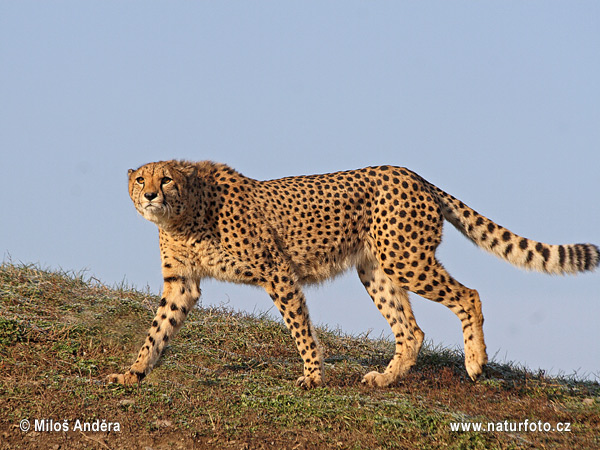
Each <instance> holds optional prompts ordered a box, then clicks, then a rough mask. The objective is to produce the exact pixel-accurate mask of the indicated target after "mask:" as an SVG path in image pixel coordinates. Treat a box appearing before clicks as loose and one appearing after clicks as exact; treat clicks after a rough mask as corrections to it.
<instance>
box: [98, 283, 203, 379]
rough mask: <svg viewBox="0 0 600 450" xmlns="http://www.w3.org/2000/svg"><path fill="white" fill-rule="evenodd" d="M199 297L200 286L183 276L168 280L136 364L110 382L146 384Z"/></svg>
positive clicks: (112, 377) (116, 375)
mask: <svg viewBox="0 0 600 450" xmlns="http://www.w3.org/2000/svg"><path fill="white" fill-rule="evenodd" d="M199 297H200V290H199V288H198V283H197V282H195V281H192V280H190V279H187V278H185V277H182V276H168V277H165V279H164V287H163V297H162V299H161V300H160V303H159V305H158V310H157V311H156V317H154V320H153V321H152V325H151V327H150V329H149V330H148V334H147V336H146V341H145V342H144V345H143V346H142V348H141V349H140V351H139V353H138V357H137V359H136V361H135V363H134V364H133V365H132V366H131V367H130V368H129V370H128V371H127V372H125V373H124V374H120V373H119V374H117V373H115V374H112V375H109V376H108V382H109V383H120V384H125V385H130V384H135V383H138V382H140V381H142V379H143V378H144V377H145V376H146V375H148V374H149V373H150V372H151V371H152V368H153V367H154V365H155V364H156V362H157V361H158V358H159V357H160V355H161V353H162V351H163V350H164V348H165V347H166V345H167V343H168V342H169V340H170V339H172V337H173V336H174V335H175V333H176V332H177V331H178V330H179V328H181V325H183V321H184V320H185V318H186V316H187V314H188V312H189V311H190V309H192V308H193V307H194V305H195V304H196V302H197V301H198V298H199Z"/></svg>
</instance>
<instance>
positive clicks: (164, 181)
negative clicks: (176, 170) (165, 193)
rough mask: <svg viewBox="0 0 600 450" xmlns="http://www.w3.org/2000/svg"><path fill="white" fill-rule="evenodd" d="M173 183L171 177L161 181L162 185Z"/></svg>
mask: <svg viewBox="0 0 600 450" xmlns="http://www.w3.org/2000/svg"><path fill="white" fill-rule="evenodd" d="M171 181H173V180H172V179H171V178H169V177H163V179H162V180H160V184H163V185H164V184H169V183H170V182H171Z"/></svg>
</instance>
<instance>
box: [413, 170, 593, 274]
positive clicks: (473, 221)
mask: <svg viewBox="0 0 600 450" xmlns="http://www.w3.org/2000/svg"><path fill="white" fill-rule="evenodd" d="M425 184H426V185H427V186H428V187H429V191H430V192H431V194H432V195H433V196H434V198H435V199H436V201H437V203H438V205H439V206H440V208H441V210H442V214H443V215H444V218H445V219H446V220H447V221H449V222H450V223H451V224H452V225H454V226H455V227H456V228H457V229H458V230H459V231H460V232H461V233H462V234H464V235H465V236H466V237H468V238H469V239H470V240H471V241H473V242H474V243H475V244H476V245H477V246H479V247H481V248H482V249H484V250H486V251H488V252H490V253H492V254H494V255H496V256H498V257H500V258H502V259H504V260H506V261H508V262H509V263H511V264H513V265H515V266H517V267H520V268H523V269H528V270H535V271H538V272H543V273H549V274H572V273H578V272H586V271H593V270H595V269H596V268H597V267H598V265H599V264H600V249H599V248H598V247H597V246H596V245H593V244H567V245H550V244H544V243H542V242H536V241H532V240H529V239H527V238H524V237H521V236H518V235H516V234H515V233H513V232H511V231H509V230H507V229H506V228H503V227H501V226H500V225H498V224H496V223H494V222H492V221H491V220H490V219H488V218H487V217H484V216H482V215H480V214H478V213H477V211H475V210H473V209H471V208H469V207H468V206H467V205H465V204H464V203H463V202H461V201H460V200H458V199H456V198H454V197H453V196H452V195H450V194H448V193H446V192H444V191H442V190H441V189H439V188H437V187H436V186H434V185H432V184H430V183H428V182H426V181H425Z"/></svg>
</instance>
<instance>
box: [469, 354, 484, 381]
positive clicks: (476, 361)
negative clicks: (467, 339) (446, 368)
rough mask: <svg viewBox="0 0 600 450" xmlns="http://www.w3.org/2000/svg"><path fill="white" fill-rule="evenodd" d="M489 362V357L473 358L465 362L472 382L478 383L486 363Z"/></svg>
mask: <svg viewBox="0 0 600 450" xmlns="http://www.w3.org/2000/svg"><path fill="white" fill-rule="evenodd" d="M486 362H487V356H485V354H484V356H483V357H479V358H476V357H471V358H466V360H465V367H466V369H467V373H468V374H469V377H470V378H471V380H473V381H476V380H477V378H479V376H480V375H481V374H482V372H483V367H484V366H485V363H486Z"/></svg>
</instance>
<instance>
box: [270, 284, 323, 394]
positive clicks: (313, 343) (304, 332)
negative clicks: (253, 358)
mask: <svg viewBox="0 0 600 450" xmlns="http://www.w3.org/2000/svg"><path fill="white" fill-rule="evenodd" d="M265 289H266V291H267V293H268V294H269V295H270V296H271V298H272V299H273V302H274V303H275V305H276V306H277V308H278V309H279V312H280V313H281V315H282V316H283V320H284V322H285V324H286V326H287V327H288V329H289V330H290V331H291V333H292V336H293V337H294V339H295V341H296V347H297V348H298V352H300V356H301V357H302V360H303V361H304V375H303V376H301V377H300V378H298V380H297V381H296V385H297V386H300V387H302V388H304V389H311V388H314V387H318V386H321V385H322V384H323V382H324V377H323V352H322V350H321V347H320V345H319V341H318V339H317V335H316V333H315V330H314V328H313V326H312V323H311V321H310V318H309V316H308V308H307V306H306V299H305V297H304V294H303V293H302V291H301V289H300V286H299V285H298V283H297V282H296V281H294V280H293V278H292V277H290V276H288V275H285V274H274V275H272V279H271V280H270V282H268V283H267V284H266V285H265Z"/></svg>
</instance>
